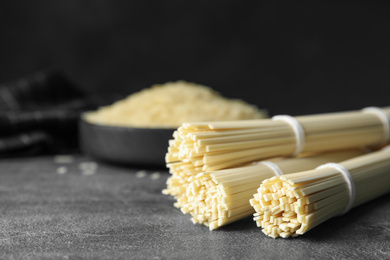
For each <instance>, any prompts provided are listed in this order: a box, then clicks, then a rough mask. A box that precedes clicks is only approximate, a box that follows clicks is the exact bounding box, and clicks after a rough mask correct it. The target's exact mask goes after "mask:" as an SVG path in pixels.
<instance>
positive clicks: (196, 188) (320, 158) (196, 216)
mask: <svg viewBox="0 0 390 260" xmlns="http://www.w3.org/2000/svg"><path fill="white" fill-rule="evenodd" d="M361 154H363V150H357V149H356V150H343V151H338V152H329V153H322V154H313V155H307V156H302V157H299V158H288V159H283V158H277V159H274V161H273V162H270V161H264V162H259V163H256V164H255V165H252V166H246V167H238V168H232V169H225V170H219V171H212V172H205V173H201V174H199V175H197V176H195V177H192V178H191V180H190V184H189V186H188V188H187V191H186V193H185V195H184V196H183V197H182V199H181V203H180V204H181V205H182V206H181V207H180V208H181V211H182V212H183V213H189V214H191V216H192V222H193V223H194V224H195V223H200V224H204V225H206V226H208V227H209V229H210V230H214V229H217V228H219V227H221V226H224V225H226V224H229V223H231V222H234V221H237V220H239V219H242V218H244V217H247V216H250V215H252V214H253V213H254V209H253V207H252V206H251V205H250V204H249V200H250V199H251V198H252V197H253V194H254V193H255V192H256V190H257V188H258V187H259V185H260V184H261V182H262V181H263V180H265V179H267V178H271V177H273V176H275V175H277V174H288V173H293V172H297V171H303V170H308V169H313V168H315V167H317V166H319V165H321V164H324V163H326V162H329V161H336V162H340V161H343V160H346V159H350V158H352V157H356V156H358V155H361Z"/></svg>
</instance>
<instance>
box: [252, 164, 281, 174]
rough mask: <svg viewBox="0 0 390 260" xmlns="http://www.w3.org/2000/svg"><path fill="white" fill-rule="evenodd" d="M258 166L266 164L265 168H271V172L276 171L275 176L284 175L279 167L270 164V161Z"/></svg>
mask: <svg viewBox="0 0 390 260" xmlns="http://www.w3.org/2000/svg"><path fill="white" fill-rule="evenodd" d="M258 164H264V165H265V166H267V167H268V168H270V169H271V170H273V171H274V173H275V176H280V175H283V172H282V170H281V169H280V168H279V166H277V165H276V164H275V163H273V162H270V161H261V162H259V163H258Z"/></svg>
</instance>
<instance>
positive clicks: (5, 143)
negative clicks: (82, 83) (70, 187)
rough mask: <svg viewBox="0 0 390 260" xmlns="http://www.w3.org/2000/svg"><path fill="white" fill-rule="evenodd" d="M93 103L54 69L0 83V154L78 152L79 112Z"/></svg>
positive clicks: (94, 103) (2, 155) (94, 106)
mask: <svg viewBox="0 0 390 260" xmlns="http://www.w3.org/2000/svg"><path fill="white" fill-rule="evenodd" d="M96 106H97V104H96V102H94V101H92V99H90V98H88V97H87V95H86V94H85V93H84V92H83V91H82V90H81V89H80V88H79V87H78V86H76V85H75V84H73V83H72V82H70V81H69V80H68V79H67V78H66V77H65V76H64V75H62V74H61V73H59V72H55V71H42V72H37V73H35V74H33V75H30V76H27V77H24V78H20V79H18V80H15V81H13V82H10V83H5V84H0V157H10V156H22V155H34V154H56V153H69V152H75V151H78V149H79V147H78V121H79V118H80V114H81V113H82V112H83V111H85V110H90V109H95V108H96Z"/></svg>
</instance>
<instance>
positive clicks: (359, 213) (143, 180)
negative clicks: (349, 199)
mask: <svg viewBox="0 0 390 260" xmlns="http://www.w3.org/2000/svg"><path fill="white" fill-rule="evenodd" d="M87 161H90V160H89V159H88V158H85V157H82V156H76V157H75V160H74V161H73V162H72V161H71V162H68V163H61V162H60V163H57V162H55V161H54V160H53V157H38V158H18V159H7V160H4V159H3V160H1V161H0V180H1V181H0V214H1V218H0V258H1V259H3V258H4V259H13V258H14V259H21V258H23V259H53V258H57V259H68V258H69V259H79V258H83V259H97V258H104V259H120V258H122V259H129V258H133V259H134V258H135V259H183V258H187V259H249V258H252V259H253V258H259V259H260V258H261V259H281V258H287V259H300V258H301V259H389V258H390V218H389V216H390V194H388V195H385V196H383V197H381V198H379V199H377V200H374V201H372V202H370V203H367V204H365V205H362V206H360V207H357V208H355V209H353V210H352V211H351V212H350V213H348V214H347V215H345V216H342V217H337V218H334V219H331V220H329V221H327V222H325V223H323V224H322V225H320V226H318V227H317V228H315V229H313V230H311V231H310V232H308V233H307V234H305V235H303V236H300V237H297V238H293V239H272V238H269V237H266V236H265V235H264V234H263V233H262V232H261V231H260V229H259V228H257V227H256V226H255V223H254V222H253V221H252V220H251V218H247V219H244V220H241V221H238V222H236V223H233V224H231V225H228V226H226V227H223V228H221V229H220V230H216V231H212V232H211V231H209V230H208V229H207V228H206V227H204V226H200V225H193V224H192V222H191V221H190V219H189V216H186V215H183V214H182V213H181V212H180V211H179V210H178V209H176V208H174V207H173V206H172V204H173V200H172V199H171V198H170V197H169V196H165V195H162V194H161V190H162V189H163V188H164V187H165V181H166V179H167V178H168V176H169V175H168V173H167V171H165V170H160V171H159V173H160V174H157V173H156V170H155V169H139V168H137V169H131V168H124V167H118V166H112V165H106V164H102V163H99V167H98V168H97V170H96V171H95V170H93V169H89V170H87V171H86V170H85V169H84V168H85V167H84V168H83V167H80V163H81V162H87ZM59 167H65V168H66V171H65V170H64V168H61V169H62V170H60V171H57V169H58V168H59ZM139 170H146V174H145V172H141V173H139ZM137 172H138V174H137Z"/></svg>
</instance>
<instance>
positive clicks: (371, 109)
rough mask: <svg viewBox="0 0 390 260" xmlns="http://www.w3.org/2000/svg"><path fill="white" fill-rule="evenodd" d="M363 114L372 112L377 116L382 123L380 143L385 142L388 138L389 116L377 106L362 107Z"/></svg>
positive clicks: (389, 137)
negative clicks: (381, 139)
mask: <svg viewBox="0 0 390 260" xmlns="http://www.w3.org/2000/svg"><path fill="white" fill-rule="evenodd" d="M362 111H363V113H365V114H373V115H376V116H377V117H379V119H380V120H381V121H382V124H383V141H382V143H381V144H385V143H387V142H388V141H389V139H390V117H389V115H388V114H387V113H386V112H385V111H383V109H381V108H379V107H366V108H363V109H362Z"/></svg>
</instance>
